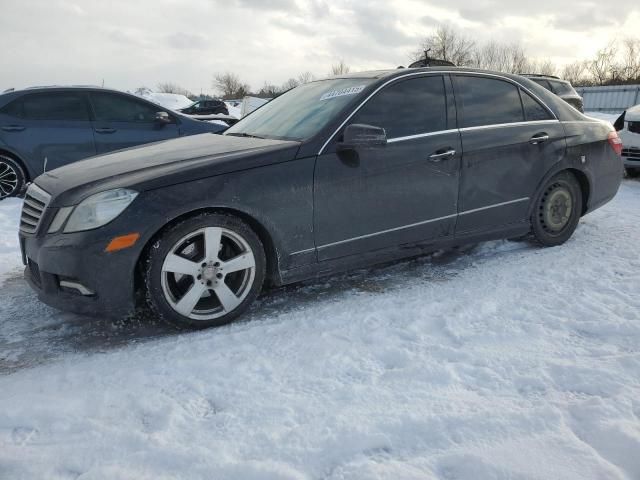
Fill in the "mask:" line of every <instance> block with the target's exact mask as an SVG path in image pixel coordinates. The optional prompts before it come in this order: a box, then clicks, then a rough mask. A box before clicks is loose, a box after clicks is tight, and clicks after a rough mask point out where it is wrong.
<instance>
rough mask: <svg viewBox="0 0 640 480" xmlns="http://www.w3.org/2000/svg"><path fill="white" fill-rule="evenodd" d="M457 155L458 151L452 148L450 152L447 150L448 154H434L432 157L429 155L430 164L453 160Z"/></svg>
mask: <svg viewBox="0 0 640 480" xmlns="http://www.w3.org/2000/svg"><path fill="white" fill-rule="evenodd" d="M455 154H456V151H455V150H454V149H452V148H450V149H449V150H447V151H446V152H442V153H438V152H436V153H432V154H431V155H429V161H430V162H436V163H437V162H441V161H442V160H445V159H447V158H451V157H453V156H454V155H455Z"/></svg>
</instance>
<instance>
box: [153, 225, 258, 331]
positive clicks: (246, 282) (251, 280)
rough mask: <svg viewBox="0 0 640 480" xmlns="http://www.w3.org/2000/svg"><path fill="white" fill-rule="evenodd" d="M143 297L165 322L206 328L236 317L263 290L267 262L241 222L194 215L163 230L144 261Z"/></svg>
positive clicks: (256, 238) (180, 325)
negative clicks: (145, 287)
mask: <svg viewBox="0 0 640 480" xmlns="http://www.w3.org/2000/svg"><path fill="white" fill-rule="evenodd" d="M147 265H148V268H147V272H146V273H147V274H146V277H147V278H146V283H147V293H148V294H147V297H148V300H149V303H150V305H151V307H152V309H153V310H154V311H155V312H156V313H157V314H158V315H159V316H160V317H161V318H163V319H164V320H166V321H169V322H170V323H172V324H174V325H176V326H179V327H191V328H206V327H212V326H219V325H224V324H226V323H229V322H231V321H232V320H233V319H235V318H237V317H238V316H239V315H240V314H241V313H242V312H243V311H244V310H246V308H248V306H249V305H250V304H251V302H253V300H254V299H255V298H256V296H257V295H258V293H259V292H260V290H261V288H262V283H263V281H264V276H265V265H266V260H265V256H264V250H263V247H262V244H261V242H260V239H259V238H258V236H257V235H256V234H255V233H254V232H253V231H252V230H251V229H250V228H249V227H248V226H247V225H246V224H245V223H244V222H242V221H241V220H239V219H237V218H235V217H232V216H228V215H220V214H205V215H199V216H197V217H194V218H192V219H189V220H186V221H185V222H182V223H180V224H178V225H176V226H175V227H172V228H171V229H170V230H168V231H167V232H166V233H165V234H164V235H162V237H161V238H160V239H159V240H158V242H157V243H156V244H155V245H154V246H153V248H152V249H151V255H150V256H149V259H148V261H147Z"/></svg>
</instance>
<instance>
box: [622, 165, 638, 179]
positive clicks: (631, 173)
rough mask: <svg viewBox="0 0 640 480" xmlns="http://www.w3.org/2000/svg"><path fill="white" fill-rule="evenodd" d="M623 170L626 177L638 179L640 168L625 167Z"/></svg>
mask: <svg viewBox="0 0 640 480" xmlns="http://www.w3.org/2000/svg"><path fill="white" fill-rule="evenodd" d="M625 170H626V171H627V177H629V178H636V177H640V168H631V167H627V168H626V169H625Z"/></svg>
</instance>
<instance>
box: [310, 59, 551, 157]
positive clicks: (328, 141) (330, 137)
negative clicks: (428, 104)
mask: <svg viewBox="0 0 640 480" xmlns="http://www.w3.org/2000/svg"><path fill="white" fill-rule="evenodd" d="M445 74H449V75H452V74H453V75H455V74H458V75H471V76H477V77H489V78H498V79H500V80H504V81H507V82H509V83H512V84H514V85H516V86H518V87H520V88H522V90H524V91H525V92H527V93H528V94H529V95H531V96H532V97H533V98H534V99H536V100H537V101H538V102H539V103H540V104H541V105H542V106H543V107H544V108H545V109H546V110H547V112H549V113H550V114H551V116H553V119H549V120H534V121H533V122H548V121H553V120H555V121H560V120H559V119H558V116H557V115H556V114H555V112H554V111H553V110H551V109H550V108H549V106H548V105H547V104H546V103H545V102H543V101H542V100H541V99H540V97H538V96H537V95H536V94H535V93H533V92H532V91H531V90H529V89H528V88H527V87H525V86H524V85H522V84H521V83H520V82H518V81H516V80H513V79H512V78H509V77H505V76H503V75H498V74H495V73H484V72H469V71H465V70H440V71H437V72H424V71H422V72H412V73H407V74H406V75H401V76H399V77H394V78H392V79H390V80H388V81H386V82H384V83H383V84H382V85H380V86H379V87H378V88H376V89H375V90H374V91H373V92H371V93H370V94H369V95H368V96H367V98H365V99H364V100H363V101H362V102H360V104H359V105H358V106H357V107H356V108H355V109H354V110H353V111H352V112H351V113H350V114H349V116H348V117H347V118H345V120H344V121H343V122H342V123H341V124H340V126H339V127H338V128H336V129H335V131H334V132H333V133H332V134H331V135H329V138H327V141H326V142H324V144H323V145H322V147H321V148H320V150H319V151H318V155H322V153H323V152H324V149H325V148H326V147H327V145H329V143H330V142H331V140H333V138H334V137H335V136H336V135H337V133H338V132H339V131H340V130H342V128H343V127H344V126H345V125H346V123H347V122H348V121H349V120H351V117H353V116H354V115H355V114H356V113H357V112H358V111H359V110H360V109H361V108H362V107H363V106H364V104H365V103H367V102H368V101H369V100H370V99H371V97H373V96H374V95H375V94H376V93H378V92H379V91H380V90H382V89H383V88H384V87H386V86H387V85H389V84H390V83H393V82H396V81H398V80H402V79H404V78H410V77H417V76H426V75H445ZM542 88H544V87H542ZM519 123H520V124H526V123H529V122H519ZM499 125H502V126H504V125H512V124H509V123H503V124H496V125H480V126H479V127H487V128H491V127H495V126H499ZM463 128H478V127H463ZM460 130H462V129H460ZM446 131H447V130H439V131H436V132H430V133H432V134H437V133H439V132H446ZM424 136H427V135H426V134H424ZM398 138H405V137H398ZM416 138H419V137H416Z"/></svg>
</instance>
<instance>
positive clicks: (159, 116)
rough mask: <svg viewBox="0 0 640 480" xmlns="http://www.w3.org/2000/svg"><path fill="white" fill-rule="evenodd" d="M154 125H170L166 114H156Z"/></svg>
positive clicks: (169, 119)
mask: <svg viewBox="0 0 640 480" xmlns="http://www.w3.org/2000/svg"><path fill="white" fill-rule="evenodd" d="M155 120H156V123H161V124H163V125H164V124H167V123H171V117H170V116H169V114H168V113H167V112H156V118H155Z"/></svg>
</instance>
